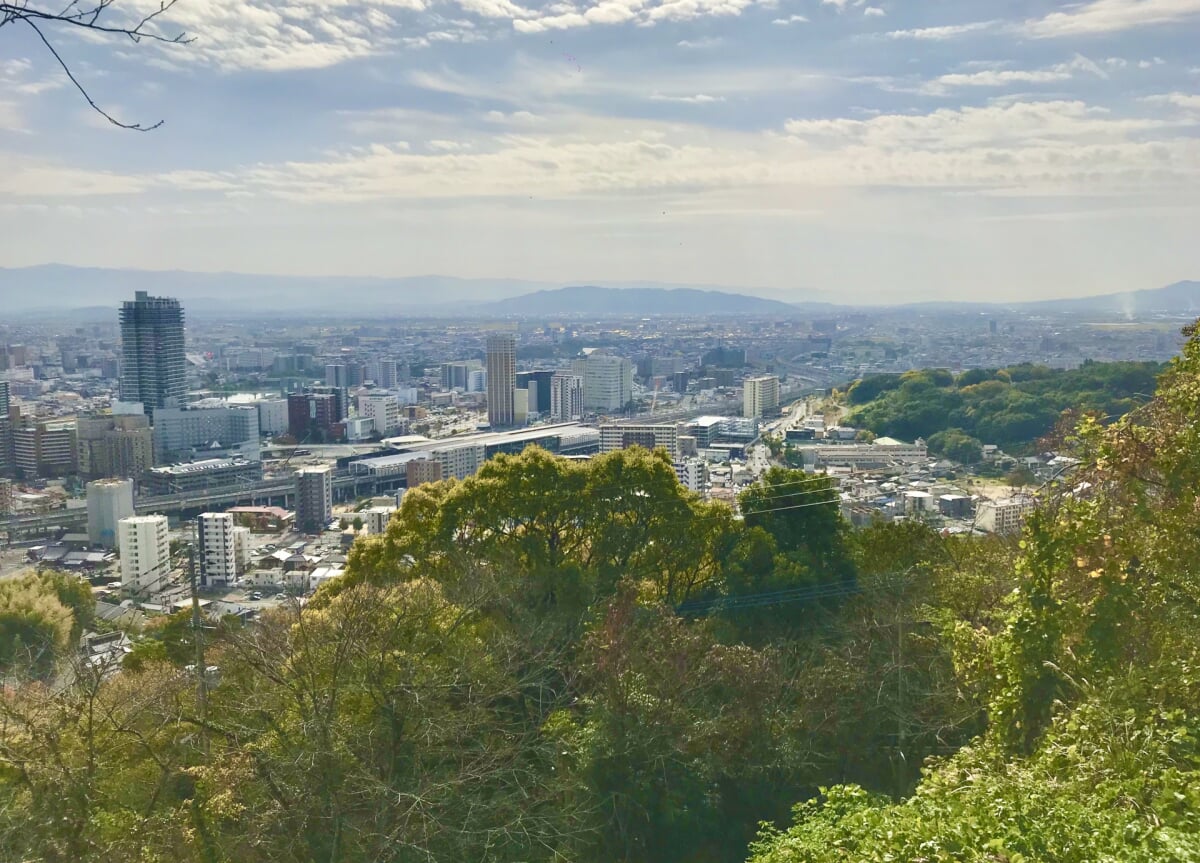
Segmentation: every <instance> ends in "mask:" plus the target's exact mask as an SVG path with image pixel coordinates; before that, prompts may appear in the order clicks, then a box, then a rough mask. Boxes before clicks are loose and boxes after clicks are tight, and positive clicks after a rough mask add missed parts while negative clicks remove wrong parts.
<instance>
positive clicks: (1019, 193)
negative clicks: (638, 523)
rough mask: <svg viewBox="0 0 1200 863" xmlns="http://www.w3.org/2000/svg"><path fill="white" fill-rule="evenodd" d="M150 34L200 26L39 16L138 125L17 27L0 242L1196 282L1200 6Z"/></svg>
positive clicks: (124, 260) (968, 278)
mask: <svg viewBox="0 0 1200 863" xmlns="http://www.w3.org/2000/svg"><path fill="white" fill-rule="evenodd" d="M33 2H34V5H38V3H39V0H33ZM158 3H159V0H115V2H114V5H113V6H112V7H111V8H110V9H109V10H108V13H107V14H108V15H109V16H110V19H109V20H111V21H113V22H117V21H121V20H122V19H123V18H124V17H129V16H132V15H136V14H137V13H138V12H144V11H148V10H151V9H155V8H157V7H158ZM156 26H158V28H159V30H160V31H161V32H162V33H164V34H166V35H174V34H176V33H178V32H186V33H187V34H188V35H189V36H190V37H193V41H192V42H190V43H188V44H186V45H162V44H157V43H154V42H150V41H142V42H141V43H138V44H134V43H132V42H130V41H129V40H127V39H125V40H118V39H113V38H103V37H100V36H98V35H96V34H89V33H79V32H71V33H67V32H62V31H61V30H55V29H54V28H52V27H47V29H46V32H47V35H49V36H50V37H51V38H52V39H53V40H54V43H55V45H56V46H57V47H58V49H59V50H60V52H61V54H62V55H63V57H64V58H65V59H66V60H67V61H68V62H69V63H70V65H71V68H72V70H73V71H74V73H75V75H76V77H77V78H78V79H79V80H80V81H81V82H82V83H83V84H84V85H85V86H86V87H87V89H88V91H89V92H90V94H91V95H92V97H93V98H94V99H95V100H96V102H97V103H98V104H99V105H100V106H101V107H103V108H104V109H105V110H106V111H108V112H109V113H110V114H112V115H114V116H116V117H118V118H119V119H121V120H123V121H126V122H138V123H142V124H144V125H149V124H152V123H155V122H158V121H160V120H161V121H162V122H163V125H162V126H161V127H160V128H158V129H156V130H154V131H151V132H144V133H143V132H132V131H125V130H121V129H118V128H116V127H115V126H112V125H110V124H109V123H107V122H106V121H105V120H104V118H103V117H101V116H99V115H98V114H96V113H95V112H93V111H91V110H90V109H89V107H88V106H87V104H86V102H85V101H84V100H83V99H82V98H81V96H80V95H79V94H78V93H77V92H76V91H75V90H74V89H72V87H71V86H70V83H69V82H68V81H67V79H66V77H65V75H64V74H63V73H62V72H61V70H60V69H59V68H58V66H57V64H56V62H55V60H54V58H53V57H52V56H50V55H49V53H48V52H47V51H46V50H45V49H44V48H43V46H42V45H41V43H40V42H39V41H38V40H37V37H36V34H34V33H33V32H32V31H31V30H30V29H29V28H26V27H20V26H18V25H15V24H14V25H9V26H6V27H2V28H0V266H10V267H15V266H30V265H36V264H42V263H49V262H58V263H65V264H74V265H81V266H100V267H131V268H139V269H182V270H197V271H206V272H215V271H234V272H248V273H276V274H317V275H376V276H408V275H419V274H430V273H437V274H443V275H450V276H460V277H469V278H499V277H508V278H519V279H530V280H538V281H548V282H561V283H563V284H571V283H579V282H583V281H587V282H592V283H603V282H605V281H609V282H612V281H649V280H654V281H664V282H674V283H684V284H718V285H727V286H730V287H733V288H738V289H744V290H752V291H753V292H755V293H759V294H761V295H764V296H773V297H778V298H781V299H788V298H789V297H794V296H797V295H798V293H799V292H801V291H813V290H816V291H822V292H825V293H826V294H828V295H829V296H830V297H831V298H833V299H835V300H838V301H844V302H893V301H895V302H899V301H909V300H924V299H965V300H1025V299H1036V298H1042V297H1066V296H1082V295H1087V294H1095V293H1106V292H1114V291H1125V290H1136V289H1140V288H1154V287H1159V286H1161V285H1164V284H1167V283H1169V282H1173V281H1176V280H1179V279H1186V278H1200V242H1197V238H1198V235H1200V51H1197V50H1196V46H1197V45H1200V0H1090V2H1086V0H1085V2H1080V3H1070V4H1067V3H1049V2H1039V0H1014V2H996V0H990V2H982V0H321V2H315V0H281V2H273V0H178V2H177V4H176V5H175V6H174V7H173V8H171V9H170V10H168V13H167V14H166V15H164V16H162V17H160V18H159V19H157V21H156ZM2 288H3V286H2V284H0V290H2Z"/></svg>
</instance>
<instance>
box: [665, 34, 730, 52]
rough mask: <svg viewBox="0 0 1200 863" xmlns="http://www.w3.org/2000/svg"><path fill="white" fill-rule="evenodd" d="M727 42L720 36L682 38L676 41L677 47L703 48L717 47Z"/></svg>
mask: <svg viewBox="0 0 1200 863" xmlns="http://www.w3.org/2000/svg"><path fill="white" fill-rule="evenodd" d="M724 42H725V40H724V39H722V38H721V37H720V36H705V37H704V38H703V39H680V40H679V41H678V42H676V43H675V47H677V48H689V49H696V50H698V49H701V48H715V47H716V46H718V45H721V44H723V43H724Z"/></svg>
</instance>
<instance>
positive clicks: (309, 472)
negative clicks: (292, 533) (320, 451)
mask: <svg viewBox="0 0 1200 863" xmlns="http://www.w3.org/2000/svg"><path fill="white" fill-rule="evenodd" d="M332 518H333V471H332V469H331V468H330V467H329V466H328V465H321V466H319V467H304V468H300V470H298V471H296V530H298V531H300V532H301V533H320V532H321V531H323V530H325V526H326V525H328V524H329V521H330V519H332Z"/></svg>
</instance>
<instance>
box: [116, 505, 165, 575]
mask: <svg viewBox="0 0 1200 863" xmlns="http://www.w3.org/2000/svg"><path fill="white" fill-rule="evenodd" d="M117 545H118V548H119V550H120V554H121V585H122V586H123V587H124V588H125V590H126V591H128V592H130V593H136V594H142V593H148V592H151V591H154V590H157V589H158V588H160V587H162V586H163V585H165V584H166V575H167V573H168V572H169V571H170V569H171V545H170V541H169V538H168V536H167V517H166V516H165V515H132V516H129V517H128V518H123V519H121V520H120V521H119V522H117Z"/></svg>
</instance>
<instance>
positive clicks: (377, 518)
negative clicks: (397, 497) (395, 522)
mask: <svg viewBox="0 0 1200 863" xmlns="http://www.w3.org/2000/svg"><path fill="white" fill-rule="evenodd" d="M395 511H396V508H395V507H394V506H372V507H368V508H367V509H364V510H363V511H362V512H360V513H359V515H361V516H362V520H363V524H364V525H366V527H367V531H368V532H370V534H371V535H372V536H377V535H379V534H381V533H385V532H386V531H387V526H388V522H389V521H391V520H392V513H394V512H395Z"/></svg>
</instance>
